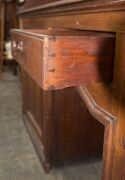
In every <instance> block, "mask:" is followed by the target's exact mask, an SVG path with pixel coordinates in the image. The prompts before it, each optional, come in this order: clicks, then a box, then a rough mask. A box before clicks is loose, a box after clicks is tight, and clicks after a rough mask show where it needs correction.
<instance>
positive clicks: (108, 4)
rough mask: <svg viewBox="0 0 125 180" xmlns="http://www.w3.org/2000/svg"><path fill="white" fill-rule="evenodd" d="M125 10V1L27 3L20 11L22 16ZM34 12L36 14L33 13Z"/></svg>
mask: <svg viewBox="0 0 125 180" xmlns="http://www.w3.org/2000/svg"><path fill="white" fill-rule="evenodd" d="M57 7H58V8H57ZM124 9H125V0H122V1H120V0H110V1H109V0H93V1H92V0H87V1H86V0H47V1H42V2H41V1H39V0H37V1H33V0H30V1H26V2H25V4H24V6H22V8H21V9H20V11H19V14H20V15H23V14H25V16H26V15H32V16H33V15H38V14H42V15H43V14H46V15H47V16H48V14H56V15H59V14H63V15H64V14H77V13H90V12H105V11H116V10H124ZM33 12H34V13H33Z"/></svg>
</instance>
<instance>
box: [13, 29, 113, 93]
mask: <svg viewBox="0 0 125 180" xmlns="http://www.w3.org/2000/svg"><path fill="white" fill-rule="evenodd" d="M35 49H37V51H36V50H35ZM12 50H13V56H14V58H15V59H16V60H17V61H18V63H19V64H20V65H21V66H22V67H23V68H24V69H25V71H27V72H28V74H29V75H30V76H31V77H32V78H33V79H34V80H35V81H36V82H37V83H38V84H39V85H40V86H41V87H42V88H43V89H44V90H47V89H49V90H52V89H61V88H66V87H71V86H78V85H88V84H93V83H99V82H103V83H108V82H111V81H112V75H113V62H114V50H115V36H114V35H113V34H110V33H103V32H89V31H73V30H72V31H70V30H61V29H60V30H36V31H35V30H34V31H31V30H29V31H26V30H22V31H21V30H20V31H19V30H14V31H12ZM31 50H32V53H31ZM105 71H106V73H105Z"/></svg>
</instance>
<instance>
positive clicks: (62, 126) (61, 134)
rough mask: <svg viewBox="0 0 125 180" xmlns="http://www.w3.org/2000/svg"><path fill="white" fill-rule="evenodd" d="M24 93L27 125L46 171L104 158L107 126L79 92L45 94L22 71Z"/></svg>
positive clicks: (45, 92)
mask: <svg viewBox="0 0 125 180" xmlns="http://www.w3.org/2000/svg"><path fill="white" fill-rule="evenodd" d="M22 90H23V114H24V119H25V123H26V124H27V127H28V129H29V131H30V134H31V137H32V140H33V142H34V144H35V147H36V149H37V151H38V154H39V156H40V159H41V162H42V164H43V166H44V168H45V170H46V171H48V170H49V168H50V167H52V166H56V165H58V164H64V163H66V162H71V161H76V160H77V161H78V160H80V159H81V160H82V159H90V158H99V157H101V156H102V148H103V143H102V142H103V138H104V126H103V125H101V124H100V123H99V122H98V121H96V119H95V118H94V117H92V116H91V115H90V113H89V111H88V110H87V108H86V107H85V104H84V102H83V101H82V99H81V98H80V96H79V94H78V93H77V89H75V88H66V89H64V90H56V91H44V90H42V89H41V88H40V87H39V86H38V85H37V84H36V83H35V81H33V80H32V79H31V77H29V76H28V75H27V73H26V72H25V71H23V70H22ZM83 109H84V111H83ZM90 132H91V133H90ZM34 137H35V140H34ZM90 141H91V144H90ZM41 154H42V155H41Z"/></svg>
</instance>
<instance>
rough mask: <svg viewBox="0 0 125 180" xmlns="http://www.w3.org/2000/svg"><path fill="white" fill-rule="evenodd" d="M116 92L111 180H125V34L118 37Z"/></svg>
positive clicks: (113, 110) (115, 76)
mask: <svg viewBox="0 0 125 180" xmlns="http://www.w3.org/2000/svg"><path fill="white" fill-rule="evenodd" d="M113 88H114V90H115V93H114V96H113V103H112V113H113V114H114V115H115V117H116V127H115V135H114V148H113V156H114V158H113V165H112V169H111V178H110V180H124V179H125V173H124V168H125V33H118V34H117V36H116V59H115V67H114V83H113Z"/></svg>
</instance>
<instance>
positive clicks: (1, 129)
mask: <svg viewBox="0 0 125 180" xmlns="http://www.w3.org/2000/svg"><path fill="white" fill-rule="evenodd" d="M0 180H101V161H99V160H97V161H96V162H95V161H93V162H87V163H79V164H75V165H72V166H65V167H62V168H60V169H53V170H52V171H51V172H50V173H49V174H45V173H44V172H43V169H42V167H41V165H40V162H39V160H38V158H37V155H36V152H35V150H34V148H33V145H32V143H31V140H30V138H29V136H28V134H27V131H26V129H25V126H24V124H23V121H22V113H21V94H20V83H19V78H18V77H16V76H15V77H14V76H13V75H12V74H11V73H9V72H6V73H4V78H3V80H2V81H1V82H0Z"/></svg>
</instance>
